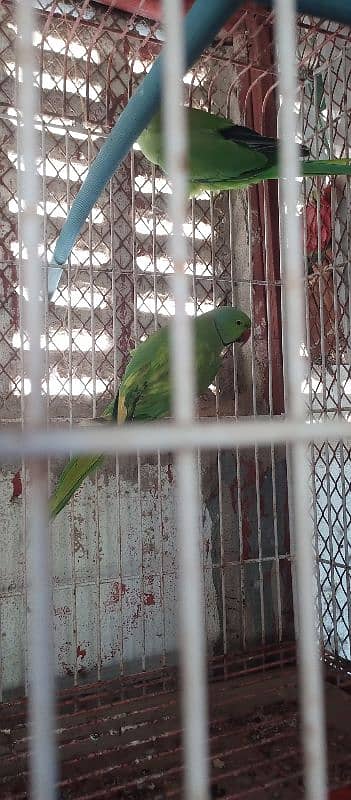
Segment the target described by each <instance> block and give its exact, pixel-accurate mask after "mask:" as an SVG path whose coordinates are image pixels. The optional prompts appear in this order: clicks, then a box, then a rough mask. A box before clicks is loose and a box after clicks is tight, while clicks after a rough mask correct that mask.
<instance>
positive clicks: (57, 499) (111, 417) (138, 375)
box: [49, 306, 251, 518]
mask: <svg viewBox="0 0 351 800" xmlns="http://www.w3.org/2000/svg"><path fill="white" fill-rule="evenodd" d="M194 327H195V331H194V332H195V361H196V369H197V375H196V377H197V386H196V389H197V394H198V395H201V394H202V393H203V392H204V391H206V389H207V387H208V386H209V384H210V383H212V381H213V380H214V378H215V376H216V375H217V372H218V370H219V368H220V366H221V353H222V350H223V349H224V348H225V347H226V346H227V345H229V344H232V343H233V342H242V343H243V342H246V341H247V340H248V338H249V336H250V327H251V323H250V319H249V317H247V316H246V314H244V312H243V311H240V310H239V309H236V308H231V307H229V306H222V307H221V308H216V309H214V310H213V311H209V312H208V313H207V314H202V315H201V316H199V317H196V319H195V321H194ZM169 347H170V342H169V327H168V326H165V327H164V328H161V329H160V330H159V331H157V332H156V333H153V334H152V335H151V336H150V337H149V338H148V339H146V341H145V342H142V343H141V344H139V345H138V347H137V348H136V349H135V350H134V351H133V352H132V354H131V357H130V361H129V362H128V364H127V367H126V371H125V373H124V376H123V378H122V381H121V384H120V387H119V391H118V395H117V397H116V399H115V400H113V401H112V402H111V403H109V405H108V406H107V407H106V408H105V410H104V411H103V415H102V419H103V420H106V422H108V421H110V422H113V421H117V423H118V424H122V423H124V422H129V421H131V420H153V419H158V418H160V417H166V416H167V415H168V414H170V413H171V378H170V368H169ZM103 460H104V457H103V456H102V455H92V456H89V455H87V456H76V457H75V458H72V459H71V460H70V461H69V462H68V464H67V465H66V467H65V468H64V470H63V472H62V473H61V475H60V478H59V481H58V484H57V487H56V489H55V491H54V493H53V495H52V496H51V498H50V501H49V509H50V516H51V518H54V517H56V515H57V514H58V513H59V512H60V511H61V510H62V509H63V508H64V506H65V505H66V504H67V503H68V501H69V500H70V498H71V497H72V495H73V494H74V492H76V490H77V489H78V488H79V486H80V485H81V483H82V482H83V480H84V478H85V477H86V476H87V475H88V474H89V473H90V472H92V471H93V470H94V469H96V467H98V466H99V465H100V464H101V463H102V462H103Z"/></svg>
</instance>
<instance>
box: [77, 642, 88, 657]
mask: <svg viewBox="0 0 351 800" xmlns="http://www.w3.org/2000/svg"><path fill="white" fill-rule="evenodd" d="M86 654H87V651H86V650H85V649H84V648H83V647H81V646H80V644H79V645H78V647H77V658H85V656H86Z"/></svg>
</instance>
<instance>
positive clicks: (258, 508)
mask: <svg viewBox="0 0 351 800" xmlns="http://www.w3.org/2000/svg"><path fill="white" fill-rule="evenodd" d="M249 194H250V191H249ZM248 227H249V237H248V238H249V253H250V272H251V275H250V278H251V280H250V317H251V320H252V322H253V321H254V318H255V305H254V286H253V277H254V276H253V261H252V238H251V230H252V215H251V203H250V199H249V225H248ZM253 325H254V322H253ZM255 359H256V353H255V342H254V338H253V341H252V361H251V379H252V410H253V416H254V417H255V418H257V372H258V370H257V369H256V363H255ZM254 462H255V494H256V516H257V549H258V575H259V586H260V612H261V642H262V645H264V643H265V638H266V631H265V618H264V597H263V569H262V526H261V500H260V472H259V460H258V447H257V445H256V444H255V445H254ZM244 576H245V573H244ZM244 580H245V577H244ZM244 585H245V583H244Z"/></svg>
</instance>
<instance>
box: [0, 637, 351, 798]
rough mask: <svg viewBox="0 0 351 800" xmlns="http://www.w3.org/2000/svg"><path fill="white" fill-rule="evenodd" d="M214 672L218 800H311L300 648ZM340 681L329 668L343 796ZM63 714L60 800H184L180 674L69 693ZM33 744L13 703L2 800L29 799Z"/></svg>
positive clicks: (350, 708)
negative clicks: (306, 797) (300, 700)
mask: <svg viewBox="0 0 351 800" xmlns="http://www.w3.org/2000/svg"><path fill="white" fill-rule="evenodd" d="M209 670H210V686H209V694H210V753H211V790H212V797H213V798H227V800H229V798H230V799H231V800H237V799H238V800H239V798H250V799H251V800H261V799H262V798H270V800H274V798H284V800H290V798H291V800H293V798H294V800H296V798H297V797H302V796H303V786H302V763H301V748H300V740H299V730H298V729H299V714H298V710H297V687H296V667H295V664H294V649H293V647H292V646H286V647H285V648H280V649H279V650H278V649H274V648H272V649H271V650H265V651H262V652H260V653H257V654H254V655H252V656H250V657H248V656H246V657H245V659H244V658H243V657H242V658H236V659H231V660H223V659H215V660H214V661H212V662H211V664H210V668H209ZM338 675H339V673H337V672H336V671H335V670H334V671H332V670H331V669H330V668H327V670H326V678H327V680H326V684H325V691H326V707H327V719H328V722H327V729H328V751H329V777H330V785H331V786H332V787H335V788H336V787H339V786H342V785H345V784H347V783H350V782H351V726H350V719H351V696H350V695H349V694H348V691H347V688H346V690H343V689H341V688H338V687H337V686H336V685H335V684H336V683H338V682H340V681H339V679H338ZM333 684H334V685H333ZM345 687H347V675H346V673H345ZM57 711H58V721H57V744H58V752H59V759H60V788H59V793H58V796H59V798H60V800H68V798H72V799H73V798H74V799H75V800H78V798H79V800H83V798H84V800H93V799H94V800H97V799H98V798H106V797H116V798H121V800H135V799H136V798H138V800H141V798H146V800H151V798H152V800H162V799H163V798H180V797H181V782H182V766H181V765H182V745H181V725H180V709H179V692H178V689H177V672H176V670H175V669H168V670H159V671H153V672H149V673H143V674H140V675H137V676H131V677H127V678H123V679H119V680H112V681H107V682H106V681H105V682H101V683H95V684H91V685H88V686H79V687H76V688H74V689H70V690H64V691H62V692H60V694H59V696H58V704H57ZM28 744H29V738H28V728H27V703H26V701H25V700H17V701H15V702H11V703H5V704H3V705H2V706H1V707H0V796H1V798H18V799H19V798H25V797H27V796H28V760H27V753H28ZM335 796H336V795H335ZM343 796H344V795H343ZM345 796H346V795H345ZM347 796H348V795H347Z"/></svg>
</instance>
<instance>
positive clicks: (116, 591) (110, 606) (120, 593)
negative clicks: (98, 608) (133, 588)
mask: <svg viewBox="0 0 351 800" xmlns="http://www.w3.org/2000/svg"><path fill="white" fill-rule="evenodd" d="M126 592H128V589H127V587H126V585H125V583H121V584H120V583H119V581H115V583H113V584H112V587H111V594H110V596H109V598H108V599H107V600H105V601H104V607H105V611H113V610H114V608H115V606H116V605H117V603H119V601H120V600H121V598H122V597H124V595H125V594H126Z"/></svg>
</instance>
